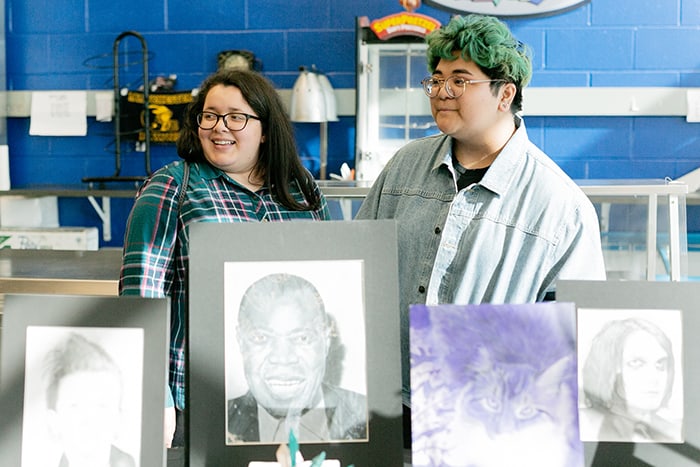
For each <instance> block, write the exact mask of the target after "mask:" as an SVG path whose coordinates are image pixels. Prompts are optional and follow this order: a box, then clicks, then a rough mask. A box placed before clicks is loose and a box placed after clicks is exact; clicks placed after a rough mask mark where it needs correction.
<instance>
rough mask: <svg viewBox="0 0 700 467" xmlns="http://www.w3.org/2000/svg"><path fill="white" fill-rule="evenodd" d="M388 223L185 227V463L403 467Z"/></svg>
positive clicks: (393, 251)
mask: <svg viewBox="0 0 700 467" xmlns="http://www.w3.org/2000/svg"><path fill="white" fill-rule="evenodd" d="M223 245H226V247H222V246H223ZM396 266H397V248H396V227H395V224H394V222H393V221H352V222H340V221H334V222H289V223H261V224H254V223H244V224H209V223H201V224H196V225H193V226H191V227H190V277H189V283H190V302H189V323H188V329H189V335H188V339H189V340H188V342H189V360H188V365H187V368H188V372H189V373H188V381H189V383H188V388H189V392H188V407H189V420H188V425H189V433H190V438H189V463H190V464H189V465H190V466H193V467H194V466H205V465H224V464H226V465H232V466H241V467H243V466H245V467H247V466H249V465H251V463H252V462H260V461H272V460H274V459H275V451H276V449H277V446H278V445H279V444H280V443H286V442H287V441H288V440H289V433H290V432H293V433H294V435H295V438H296V439H297V440H298V442H299V444H300V449H301V451H302V454H303V455H304V457H306V458H311V457H314V456H315V455H317V454H318V453H320V452H322V451H323V452H325V453H326V459H335V460H338V461H339V463H340V465H342V466H346V465H350V464H354V465H355V466H356V467H360V466H363V465H367V466H372V465H400V464H401V463H402V462H403V460H402V459H403V445H402V421H401V417H402V408H401V395H400V388H401V375H400V346H399V312H398V278H397V267H396Z"/></svg>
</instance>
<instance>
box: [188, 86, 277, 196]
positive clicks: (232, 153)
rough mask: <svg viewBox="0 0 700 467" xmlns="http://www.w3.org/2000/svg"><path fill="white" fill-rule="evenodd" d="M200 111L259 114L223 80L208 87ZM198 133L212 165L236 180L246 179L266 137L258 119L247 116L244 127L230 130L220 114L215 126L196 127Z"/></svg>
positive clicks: (239, 93)
mask: <svg viewBox="0 0 700 467" xmlns="http://www.w3.org/2000/svg"><path fill="white" fill-rule="evenodd" d="M203 111H205V112H214V113H217V114H219V115H224V114H227V113H229V112H242V113H246V114H250V115H254V116H256V117H257V116H258V115H256V113H255V112H254V111H253V109H252V107H251V106H250V105H249V104H248V102H247V101H246V100H245V99H244V98H243V94H241V90H240V89H238V88H237V87H235V86H224V85H222V84H217V85H216V86H213V87H212V88H211V89H210V90H209V92H208V93H207V96H206V98H205V99H204V108H203ZM198 134H199V141H200V143H201V144H202V151H203V152H204V157H205V158H206V159H207V161H209V163H210V164H211V165H213V166H214V167H216V168H218V169H221V170H223V171H224V172H226V173H227V174H229V175H230V176H231V177H232V178H233V179H234V180H236V181H239V182H240V181H243V182H247V181H248V175H249V174H250V172H251V171H252V170H253V167H254V166H255V163H256V162H257V161H258V154H259V150H260V144H261V143H262V142H263V141H264V139H265V136H264V135H263V133H262V123H261V122H260V121H259V120H256V119H253V118H251V119H248V123H247V124H246V126H245V128H243V129H242V130H238V131H231V130H229V129H228V128H226V125H224V122H223V119H222V118H220V119H219V121H218V123H217V124H216V126H215V127H214V128H212V129H211V130H203V129H201V128H199V129H198Z"/></svg>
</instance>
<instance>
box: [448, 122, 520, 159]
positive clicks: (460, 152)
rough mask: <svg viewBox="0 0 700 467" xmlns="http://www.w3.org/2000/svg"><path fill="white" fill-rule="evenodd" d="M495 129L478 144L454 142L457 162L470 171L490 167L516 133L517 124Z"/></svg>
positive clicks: (512, 123) (511, 123) (453, 149)
mask: <svg viewBox="0 0 700 467" xmlns="http://www.w3.org/2000/svg"><path fill="white" fill-rule="evenodd" d="M509 122H510V124H509V125H500V126H498V127H497V128H494V130H493V131H491V132H490V134H489V135H487V136H486V137H485V138H484V139H483V140H481V141H478V142H472V141H460V140H458V139H455V140H454V143H453V147H452V152H453V154H454V157H455V159H457V162H459V164H460V165H461V166H462V167H464V168H465V169H468V170H474V169H481V168H484V167H488V166H489V165H491V164H492V163H493V161H494V160H495V159H496V157H498V155H499V154H500V152H501V151H502V150H503V148H504V147H505V145H506V144H508V141H510V138H511V137H512V136H513V134H514V133H515V131H516V128H515V122H514V121H513V120H510V121H509Z"/></svg>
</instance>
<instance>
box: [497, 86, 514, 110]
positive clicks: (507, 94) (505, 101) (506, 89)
mask: <svg viewBox="0 0 700 467" xmlns="http://www.w3.org/2000/svg"><path fill="white" fill-rule="evenodd" d="M517 90H518V89H517V88H516V87H515V84H513V83H506V84H504V85H503V86H502V87H501V92H500V95H501V99H500V101H499V102H498V108H499V110H503V111H506V112H510V105H511V104H512V103H513V99H515V94H516V92H517Z"/></svg>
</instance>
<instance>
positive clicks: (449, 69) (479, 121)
mask: <svg viewBox="0 0 700 467" xmlns="http://www.w3.org/2000/svg"><path fill="white" fill-rule="evenodd" d="M455 55H456V56H457V58H456V59H455V60H445V59H442V60H440V62H438V65H437V67H436V69H435V71H434V72H433V76H434V77H437V78H442V79H446V78H449V77H450V76H452V75H457V76H459V77H461V78H464V79H466V80H483V79H489V77H488V76H487V75H486V74H485V73H484V72H483V71H481V70H480V69H479V67H478V66H477V65H476V64H475V63H474V62H472V61H471V60H470V61H465V60H464V59H463V58H462V57H461V56H459V54H455ZM510 86H513V85H510ZM504 88H505V85H504V86H501V88H500V90H499V91H498V92H497V93H496V95H495V96H494V95H493V92H492V90H491V83H475V84H467V85H466V88H465V89H464V93H463V94H462V95H461V96H459V97H456V98H453V97H450V96H448V94H447V91H445V86H444V84H443V86H441V88H440V92H439V93H438V95H437V96H436V97H431V98H430V108H431V111H432V114H433V118H434V119H435V123H436V124H437V126H438V128H439V129H440V131H442V132H443V133H445V134H447V135H450V136H452V137H454V138H455V139H457V140H458V141H459V142H463V143H470V142H478V141H479V140H480V138H482V137H483V135H484V134H485V133H486V132H487V131H488V130H489V129H491V128H492V127H493V126H494V125H495V124H496V122H497V121H498V119H499V118H502V116H503V112H502V111H501V112H499V104H500V103H501V97H502V94H503V90H504ZM508 113H509V111H508Z"/></svg>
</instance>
